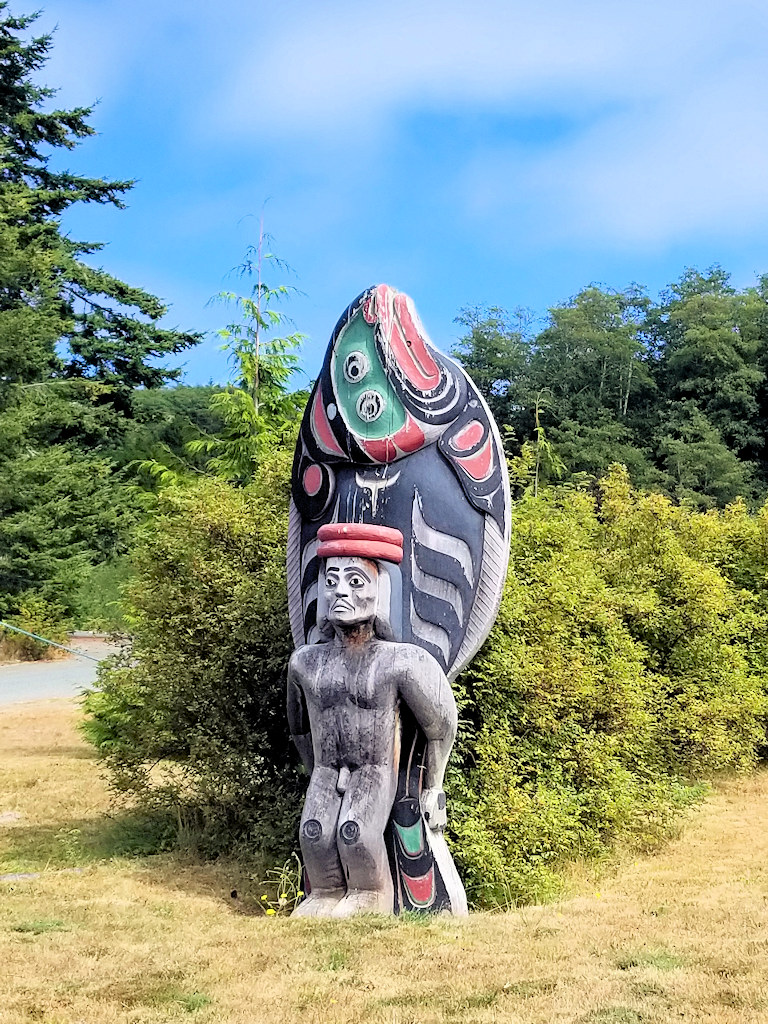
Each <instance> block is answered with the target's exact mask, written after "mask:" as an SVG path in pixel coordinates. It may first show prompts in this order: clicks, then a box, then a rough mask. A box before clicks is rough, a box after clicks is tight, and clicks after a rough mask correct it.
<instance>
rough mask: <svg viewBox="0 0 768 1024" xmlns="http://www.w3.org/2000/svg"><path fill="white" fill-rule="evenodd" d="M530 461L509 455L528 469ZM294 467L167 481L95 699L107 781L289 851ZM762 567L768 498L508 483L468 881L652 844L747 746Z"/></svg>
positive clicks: (179, 814) (483, 688) (470, 752)
mask: <svg viewBox="0 0 768 1024" xmlns="http://www.w3.org/2000/svg"><path fill="white" fill-rule="evenodd" d="M532 454H533V453H531V456H532ZM534 464H535V458H532V457H529V459H528V461H527V462H523V461H521V460H518V461H517V462H516V463H515V464H514V465H513V468H514V469H515V472H516V474H517V475H518V480H519V481H524V479H525V478H526V474H527V478H528V479H529V480H530V479H531V477H532V473H533V471H534ZM289 474H290V457H289V452H288V448H287V446H286V447H285V448H283V449H279V450H277V451H276V452H275V453H273V454H272V455H271V456H266V455H265V456H264V457H263V458H262V462H261V464H260V471H259V474H258V476H257V478H256V479H255V480H254V482H253V483H251V484H248V485H247V486H245V487H242V488H232V487H231V486H229V485H228V484H226V483H225V482H224V481H220V480H216V479H206V480H203V481H200V482H199V483H198V485H197V486H195V487H187V488H176V489H170V490H168V491H166V492H164V493H162V494H161V496H160V512H159V514H158V517H157V518H156V520H155V521H154V522H153V523H152V524H151V526H148V527H147V528H145V530H144V531H143V541H142V549H141V551H140V552H139V554H138V558H137V573H138V575H137V578H136V580H135V582H134V583H133V584H132V585H131V587H130V593H131V603H132V610H131V627H132V632H133V635H134V648H133V651H132V652H131V657H130V660H129V661H127V662H124V663H117V664H114V665H112V666H110V667H108V668H105V669H103V670H102V673H101V678H100V681H99V684H98V686H97V687H96V688H95V689H94V690H93V692H92V693H91V694H90V695H89V697H88V699H87V705H86V706H87V710H88V712H89V720H88V722H87V724H86V732H87V734H88V735H89V737H90V738H91V740H92V741H93V742H94V743H95V744H96V745H97V747H98V748H99V750H100V752H101V754H102V757H103V758H104V761H105V764H106V766H107V768H108V770H109V772H110V775H111V778H112V781H113V784H114V786H115V787H116V789H117V790H118V791H120V792H122V793H125V794H127V795H129V796H132V797H133V798H134V799H138V800H139V802H140V804H141V805H142V806H143V807H144V808H145V809H156V810H157V809H160V810H163V811H164V812H165V813H166V814H167V815H168V816H170V817H171V818H172V819H174V820H175V821H176V823H177V824H176V828H177V841H178V842H181V843H182V844H185V845H194V846H196V847H197V848H198V849H202V850H204V851H206V852H209V853H218V852H221V851H223V850H228V851H232V850H236V851H241V852H243V851H249V850H250V853H251V854H256V855H261V856H266V857H270V858H273V860H274V861H277V862H278V863H283V861H284V860H285V858H286V857H287V856H288V854H289V853H290V848H291V847H292V846H293V845H294V844H295V838H296V820H297V816H298V812H299V808H300V804H301V793H302V790H303V788H304V786H303V783H302V780H301V778H300V775H299V772H298V769H297V767H296V763H297V762H296V758H295V755H294V754H293V752H292V750H291V748H290V743H289V738H288V733H287V725H286V720H285V713H284V700H285V697H284V673H285V666H286V664H287V660H288V656H289V653H290V648H291V642H290V639H289V630H288V622H287V611H286V595H285V584H284V562H283V560H284V545H285V537H286V510H287V503H288V480H289ZM766 578H768V507H766V509H764V510H762V511H761V512H760V513H758V514H753V513H751V512H750V511H749V510H748V509H747V507H746V505H745V504H744V503H743V502H741V503H735V504H733V505H731V506H729V507H728V508H727V509H726V510H724V511H722V512H718V511H716V510H709V511H707V512H698V511H695V510H693V509H691V508H687V507H683V506H679V505H675V504H674V503H673V502H671V501H670V500H669V499H667V498H665V497H663V496H661V495H658V494H643V493H637V492H635V491H633V490H632V489H631V487H630V484H629V479H628V476H627V473H626V471H625V470H624V469H622V468H616V467H614V468H613V469H612V470H611V471H610V473H609V474H608V475H607V476H606V478H605V479H604V480H603V482H602V484H601V486H600V489H599V491H598V492H597V493H595V494H590V493H587V492H585V491H583V490H579V489H578V488H573V487H568V488H559V489H557V490H552V489H544V490H541V491H540V492H539V494H538V496H534V495H533V494H532V493H530V492H529V493H528V494H527V495H526V496H525V497H523V499H522V500H521V501H520V502H518V503H517V505H516V507H515V509H514V523H513V531H512V552H511V571H510V575H509V579H508V581H507V586H506V590H505V593H504V599H503V602H502V606H501V611H500V614H499V618H498V621H497V624H496V626H495V627H494V630H493V632H492V634H491V636H490V638H489V640H488V641H487V643H486V644H485V646H484V647H483V649H482V650H481V652H480V654H479V655H478V656H477V658H476V659H475V661H474V662H473V664H472V665H471V666H470V668H469V669H468V670H467V671H466V672H465V673H464V674H463V676H462V677H461V678H460V679H459V681H458V683H457V698H458V702H459V706H460V718H461V727H460V735H459V740H458V743H457V748H456V752H455V754H454V757H453V759H452V762H451V766H450V770H449V777H448V779H447V788H448V792H449V799H450V806H451V814H450V818H449V821H450V829H451V833H450V838H451V841H452V845H453V849H454V852H455V854H456V857H457V861H458V863H459V865H460V869H461V871H462V873H463V875H464V878H465V880H466V882H467V885H468V890H469V894H470V898H471V899H472V900H473V901H474V902H475V903H476V904H479V905H483V906H494V905H499V904H501V905H507V904H510V903H517V902H524V901H528V900H539V899H542V898H544V897H546V896H547V895H551V894H552V893H554V892H556V891H557V889H558V887H559V885H560V875H559V869H560V867H561V866H562V864H563V862H564V861H566V860H568V859H572V858H574V857H602V856H604V855H605V854H606V853H607V852H608V851H609V850H610V849H611V847H612V846H613V844H615V843H616V842H617V841H619V840H624V841H629V842H631V843H633V844H636V845H637V846H640V847H642V848H653V847H654V846H655V845H657V844H658V843H659V842H661V841H662V840H663V839H664V838H666V837H667V836H669V835H670V834H671V833H672V832H673V831H674V829H675V828H676V823H677V821H678V819H679V816H680V812H681V811H682V810H683V809H684V808H685V807H686V806H688V805H689V804H690V803H691V802H692V801H694V800H696V799H698V798H699V797H700V796H701V794H702V792H703V790H704V786H703V781H704V780H706V779H709V778H711V777H712V776H713V775H715V774H716V773H718V772H721V771H747V770H748V769H749V768H751V767H752V765H753V764H754V763H755V760H756V758H757V756H758V754H759V753H760V751H761V750H762V749H763V747H764V745H765V719H766V711H767V710H768V706H767V703H766V689H767V687H766V682H767V673H768V588H767V587H766V585H765V580H766ZM278 899H279V894H278Z"/></svg>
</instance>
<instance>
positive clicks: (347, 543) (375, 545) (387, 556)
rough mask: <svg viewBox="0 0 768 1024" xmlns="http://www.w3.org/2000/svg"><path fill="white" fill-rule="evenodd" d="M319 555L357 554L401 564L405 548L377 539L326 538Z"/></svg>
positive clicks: (320, 547) (321, 556)
mask: <svg viewBox="0 0 768 1024" xmlns="http://www.w3.org/2000/svg"><path fill="white" fill-rule="evenodd" d="M317 555H318V558H330V557H331V556H332V555H356V556H357V557H358V558H380V559H382V560H383V561H385V562H394V563H395V564H396V565H399V564H400V563H401V562H402V560H403V549H402V547H398V546H397V545H396V544H383V543H382V542H381V541H376V540H326V541H323V543H322V544H318V546H317Z"/></svg>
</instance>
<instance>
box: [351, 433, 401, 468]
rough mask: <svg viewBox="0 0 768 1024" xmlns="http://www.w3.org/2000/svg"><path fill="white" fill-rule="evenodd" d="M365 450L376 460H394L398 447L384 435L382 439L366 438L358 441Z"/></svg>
mask: <svg viewBox="0 0 768 1024" xmlns="http://www.w3.org/2000/svg"><path fill="white" fill-rule="evenodd" d="M358 443H359V444H360V445H361V447H362V449H363V451H364V452H366V454H368V455H370V457H371V458H372V459H375V460H376V462H394V460H395V459H396V458H397V448H395V446H394V444H393V443H392V441H391V440H390V438H388V437H383V438H382V439H381V440H380V441H376V440H366V441H362V440H361V441H359V442H358Z"/></svg>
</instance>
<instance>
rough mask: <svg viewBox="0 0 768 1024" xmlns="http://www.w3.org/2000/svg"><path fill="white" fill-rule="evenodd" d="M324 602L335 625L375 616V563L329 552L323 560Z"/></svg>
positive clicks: (329, 619) (347, 625) (348, 623)
mask: <svg viewBox="0 0 768 1024" xmlns="http://www.w3.org/2000/svg"><path fill="white" fill-rule="evenodd" d="M320 583H321V585H324V586H325V601H326V606H327V609H328V610H327V616H328V622H330V624H331V625H332V626H334V627H338V628H344V627H349V626H359V625H362V624H363V623H366V622H370V623H373V620H374V619H375V617H376V610H377V604H378V595H379V570H378V566H377V565H376V563H375V562H373V561H371V559H369V558H360V557H358V556H357V555H332V556H331V557H330V558H326V560H325V574H324V579H323V580H322V581H320Z"/></svg>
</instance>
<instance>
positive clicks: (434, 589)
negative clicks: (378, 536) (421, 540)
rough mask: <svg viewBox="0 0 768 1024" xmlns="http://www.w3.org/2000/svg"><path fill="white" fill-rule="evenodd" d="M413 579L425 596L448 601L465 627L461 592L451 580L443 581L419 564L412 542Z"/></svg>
mask: <svg viewBox="0 0 768 1024" xmlns="http://www.w3.org/2000/svg"><path fill="white" fill-rule="evenodd" d="M411 579H412V581H413V584H414V586H415V587H416V589H417V590H420V591H421V592H422V593H423V594H429V595H430V596H431V597H436V598H438V600H440V601H446V602H447V603H448V604H449V605H451V607H452V608H455V609H456V614H457V615H458V617H459V622H460V623H461V625H462V626H463V625H464V602H463V601H462V599H461V591H460V590H459V588H458V587H457V586H456V585H455V584H453V583H451V582H450V581H449V580H443V579H441V578H440V577H439V576H433V575H432V573H430V572H426V571H425V570H424V569H422V568H421V566H420V565H419V563H418V559H417V557H416V545H415V544H414V543H413V541H412V542H411Z"/></svg>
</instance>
